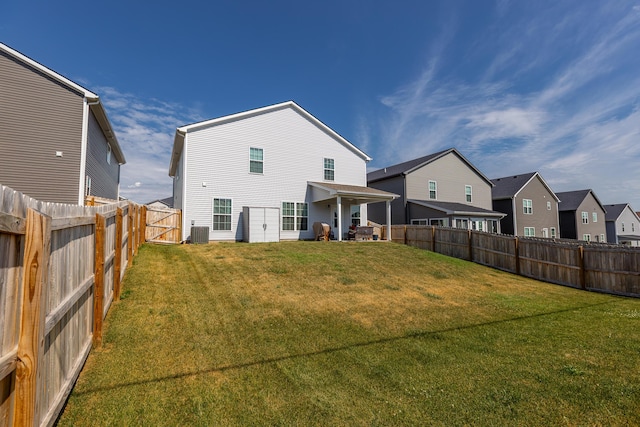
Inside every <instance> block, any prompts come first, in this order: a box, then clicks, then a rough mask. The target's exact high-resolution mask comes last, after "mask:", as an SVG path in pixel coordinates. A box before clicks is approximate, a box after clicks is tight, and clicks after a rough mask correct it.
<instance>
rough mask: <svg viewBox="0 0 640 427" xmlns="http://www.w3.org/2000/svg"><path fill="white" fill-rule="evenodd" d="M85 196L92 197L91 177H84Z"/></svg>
mask: <svg viewBox="0 0 640 427" xmlns="http://www.w3.org/2000/svg"><path fill="white" fill-rule="evenodd" d="M84 195H85V196H90V195H91V177H90V176H89V175H87V176H85V177H84Z"/></svg>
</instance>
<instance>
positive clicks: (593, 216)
mask: <svg viewBox="0 0 640 427" xmlns="http://www.w3.org/2000/svg"><path fill="white" fill-rule="evenodd" d="M591 222H598V212H591Z"/></svg>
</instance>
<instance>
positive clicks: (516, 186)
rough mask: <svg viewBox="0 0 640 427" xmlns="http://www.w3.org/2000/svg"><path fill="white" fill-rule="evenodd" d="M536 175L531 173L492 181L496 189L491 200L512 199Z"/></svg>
mask: <svg viewBox="0 0 640 427" xmlns="http://www.w3.org/2000/svg"><path fill="white" fill-rule="evenodd" d="M536 173H537V172H530V173H525V174H521V175H512V176H505V177H502V178H496V179H492V180H491V182H493V185H494V187H493V188H492V189H491V198H492V199H493V200H500V199H510V198H512V197H513V196H515V195H516V193H517V192H518V191H520V189H521V188H522V187H524V186H525V184H526V183H527V182H529V180H530V179H531V178H532V177H533V176H534V175H535V174H536Z"/></svg>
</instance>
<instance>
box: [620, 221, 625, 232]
mask: <svg viewBox="0 0 640 427" xmlns="http://www.w3.org/2000/svg"><path fill="white" fill-rule="evenodd" d="M620 225H621V226H622V232H623V233H624V222H623V223H620Z"/></svg>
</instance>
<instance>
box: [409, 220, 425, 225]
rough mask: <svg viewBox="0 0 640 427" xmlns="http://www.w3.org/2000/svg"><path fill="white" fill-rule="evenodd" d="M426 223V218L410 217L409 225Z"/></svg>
mask: <svg viewBox="0 0 640 427" xmlns="http://www.w3.org/2000/svg"><path fill="white" fill-rule="evenodd" d="M428 224H429V220H428V219H412V220H411V225H428Z"/></svg>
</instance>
